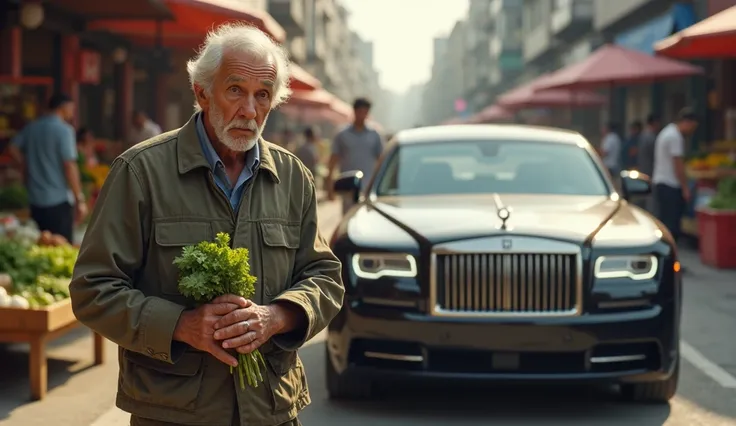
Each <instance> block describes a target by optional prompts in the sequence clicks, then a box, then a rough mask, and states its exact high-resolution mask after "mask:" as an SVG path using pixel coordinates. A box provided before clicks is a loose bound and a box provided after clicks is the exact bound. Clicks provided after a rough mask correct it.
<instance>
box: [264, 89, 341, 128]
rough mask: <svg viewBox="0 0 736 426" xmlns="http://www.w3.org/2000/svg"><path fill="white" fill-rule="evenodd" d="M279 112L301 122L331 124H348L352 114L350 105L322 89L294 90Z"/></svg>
mask: <svg viewBox="0 0 736 426" xmlns="http://www.w3.org/2000/svg"><path fill="white" fill-rule="evenodd" d="M279 111H281V112H283V113H284V114H286V115H288V116H290V117H292V118H295V119H300V120H302V121H313V122H319V121H329V122H331V123H333V124H345V123H348V122H350V119H351V118H352V114H353V110H352V108H351V107H350V105H348V104H347V103H346V102H344V101H342V100H341V99H339V98H337V97H336V96H335V95H333V94H332V93H330V92H328V91H326V90H324V89H316V90H294V92H293V93H292V95H291V97H290V98H289V100H288V101H287V102H286V103H285V104H284V105H282V106H280V107H279Z"/></svg>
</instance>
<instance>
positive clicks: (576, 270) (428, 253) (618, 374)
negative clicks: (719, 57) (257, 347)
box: [326, 125, 682, 402]
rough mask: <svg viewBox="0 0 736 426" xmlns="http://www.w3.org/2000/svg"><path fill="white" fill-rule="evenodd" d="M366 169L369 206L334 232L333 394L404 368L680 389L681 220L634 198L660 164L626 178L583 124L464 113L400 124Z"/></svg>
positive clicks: (656, 391)
mask: <svg viewBox="0 0 736 426" xmlns="http://www.w3.org/2000/svg"><path fill="white" fill-rule="evenodd" d="M361 178H362V173H360V172H352V173H351V172H348V173H344V174H343V175H342V176H341V177H340V179H338V180H337V181H336V182H335V190H336V191H337V192H338V193H341V194H342V195H343V196H347V197H354V199H355V201H356V205H355V206H354V207H353V208H352V209H351V210H350V211H349V212H347V214H346V215H345V217H344V218H343V220H342V222H341V223H340V225H339V226H338V228H337V230H336V232H335V234H334V235H333V238H332V242H331V246H332V249H333V250H334V252H335V254H336V255H337V256H338V257H339V259H340V260H341V261H342V263H343V272H342V273H343V280H344V283H345V289H346V294H345V303H344V305H343V308H342V311H341V312H340V314H339V315H338V316H337V317H336V318H335V320H334V321H333V322H332V324H331V325H330V326H329V333H328V338H327V357H326V359H327V366H326V367H327V370H326V375H327V384H328V390H329V394H330V396H331V397H332V398H357V397H368V396H370V392H371V388H372V386H373V384H374V383H376V381H379V380H386V379H390V378H393V379H399V378H417V379H421V378H429V379H433V378H439V379H443V378H444V379H446V378H457V379H476V380H477V379H481V380H504V381H509V380H511V381H517V380H518V381H565V382H567V381H602V382H612V383H618V384H621V390H622V394H623V395H624V396H627V397H628V398H630V399H633V400H640V401H652V402H664V401H667V400H669V399H670V398H672V397H673V396H674V394H675V392H676V389H677V380H678V371H679V368H678V366H679V353H678V349H679V334H680V333H679V324H680V311H681V298H682V284H681V277H680V272H679V271H680V264H679V262H678V260H677V254H676V248H675V245H674V243H673V241H672V238H671V235H670V234H669V232H668V231H667V230H666V229H665V228H664V227H663V225H661V223H659V222H658V221H656V220H655V219H654V218H652V217H651V216H650V215H649V214H648V213H647V212H645V211H644V210H642V209H640V208H638V207H636V206H634V205H633V204H631V203H629V202H628V201H627V199H629V197H632V196H641V195H644V194H647V193H648V192H649V191H650V183H649V179H648V177H647V176H645V175H641V174H639V173H637V172H635V171H631V172H622V173H621V176H620V184H619V185H615V184H614V182H613V180H612V178H611V177H610V176H609V175H608V173H607V172H606V171H605V168H604V167H603V166H602V164H601V163H600V161H599V158H598V156H597V155H596V154H595V152H594V150H593V149H592V147H591V146H590V144H589V143H588V142H587V141H586V140H585V138H583V137H582V136H581V135H580V134H578V133H574V132H569V131H564V130H558V129H548V128H538V127H530V126H516V125H487V126H486V125H466V126H462V125H461V126H441V127H427V128H418V129H411V130H407V131H403V132H400V133H398V134H397V135H396V136H395V137H394V138H393V139H392V141H391V142H390V143H389V144H388V146H387V147H386V149H385V151H384V154H383V157H382V159H381V160H380V161H379V165H378V166H377V169H376V171H375V173H374V178H373V179H372V181H371V182H361ZM617 179H618V178H617ZM619 186H620V188H621V189H620V190H618V191H617V190H616V187H619Z"/></svg>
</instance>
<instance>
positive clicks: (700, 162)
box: [687, 152, 736, 170]
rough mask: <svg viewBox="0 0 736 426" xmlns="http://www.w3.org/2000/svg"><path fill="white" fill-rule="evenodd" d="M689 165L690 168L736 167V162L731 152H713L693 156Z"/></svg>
mask: <svg viewBox="0 0 736 426" xmlns="http://www.w3.org/2000/svg"><path fill="white" fill-rule="evenodd" d="M687 166H688V168H689V169H690V170H713V169H719V168H731V167H735V166H736V163H734V161H733V159H732V158H731V156H730V155H729V154H725V153H721V152H712V153H709V154H704V155H699V156H696V157H694V158H691V159H690V160H688V162H687Z"/></svg>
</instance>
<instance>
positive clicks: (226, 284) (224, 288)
mask: <svg viewBox="0 0 736 426" xmlns="http://www.w3.org/2000/svg"><path fill="white" fill-rule="evenodd" d="M174 264H175V265H176V266H177V267H178V268H179V292H180V293H181V294H182V295H184V296H185V297H188V298H190V299H192V300H194V301H195V302H196V303H200V304H203V303H209V302H211V301H212V300H213V299H215V298H217V297H219V296H223V295H226V294H234V295H238V296H242V297H245V298H246V299H250V298H252V297H253V295H254V294H255V282H256V277H254V276H252V275H251V274H250V263H249V253H248V249H245V248H236V249H232V248H230V235H228V234H226V233H224V232H220V233H218V234H217V236H216V237H215V242H209V241H202V242H201V243H198V244H196V245H193V246H187V247H184V249H183V250H182V252H181V256H179V257H177V258H176V259H174ZM259 363H260V365H263V367H264V368H265V366H266V363H265V361H264V359H263V355H261V353H260V352H259V351H258V350H255V351H253V352H251V353H249V354H238V367H237V369H238V376H239V378H240V387H241V388H242V389H245V381H246V379H247V381H248V384H249V385H251V386H253V387H258V383H259V382H263V376H262V375H261V370H260V366H259ZM230 372H231V373H232V372H233V368H232V367H230Z"/></svg>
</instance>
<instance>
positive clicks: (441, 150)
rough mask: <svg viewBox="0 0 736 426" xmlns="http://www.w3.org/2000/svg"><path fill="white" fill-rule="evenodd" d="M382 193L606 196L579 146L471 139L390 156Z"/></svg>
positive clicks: (404, 148)
mask: <svg viewBox="0 0 736 426" xmlns="http://www.w3.org/2000/svg"><path fill="white" fill-rule="evenodd" d="M388 161H389V163H388V164H387V167H386V171H385V172H384V173H383V174H382V176H381V178H380V181H379V182H378V185H377V193H378V195H433V194H437V195H439V194H485V193H512V194H568V195H608V193H609V192H610V191H609V188H608V185H607V183H606V181H605V180H604V178H603V175H602V173H601V171H600V169H599V168H598V166H597V165H596V163H595V162H594V161H593V159H592V158H591V156H590V154H588V152H587V151H586V150H585V149H582V148H580V147H579V146H577V145H568V144H558V143H546V142H534V141H530V142H527V141H471V142H466V141H462V142H457V141H455V142H446V143H427V144H416V145H406V146H402V147H400V148H398V149H397V151H396V152H395V153H394V154H393V155H392V156H391V157H390V158H389V159H388Z"/></svg>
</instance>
